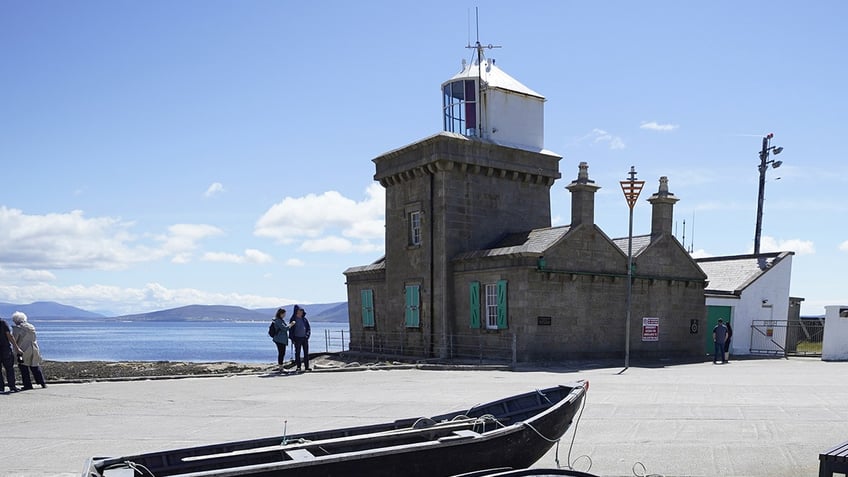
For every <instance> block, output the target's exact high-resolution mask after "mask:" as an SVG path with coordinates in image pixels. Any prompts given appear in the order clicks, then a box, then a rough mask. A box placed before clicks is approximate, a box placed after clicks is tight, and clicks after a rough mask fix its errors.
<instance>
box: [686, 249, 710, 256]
mask: <svg viewBox="0 0 848 477" xmlns="http://www.w3.org/2000/svg"><path fill="white" fill-rule="evenodd" d="M690 255H691V256H692V258H709V257H712V255H711V254H710V253H707V251H706V250H704V249H702V248H699V249H698V250H693V251H692V252H691V253H690Z"/></svg>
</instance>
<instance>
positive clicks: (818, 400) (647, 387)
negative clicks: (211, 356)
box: [0, 358, 848, 477]
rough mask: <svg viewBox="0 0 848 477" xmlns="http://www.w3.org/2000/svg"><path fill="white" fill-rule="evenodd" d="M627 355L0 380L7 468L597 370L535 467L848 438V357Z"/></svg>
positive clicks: (645, 468) (745, 464)
mask: <svg viewBox="0 0 848 477" xmlns="http://www.w3.org/2000/svg"><path fill="white" fill-rule="evenodd" d="M631 364H632V366H631V367H630V368H629V369H627V370H626V371H624V372H622V367H621V366H615V365H614V363H588V362H586V363H570V364H569V366H570V367H558V368H544V369H540V368H536V369H523V370H519V371H494V370H461V371H460V370H433V369H392V370H365V371H352V372H324V371H320V370H319V371H316V372H312V373H307V374H302V375H294V376H281V375H249V376H233V377H203V378H185V379H167V380H146V381H120V382H94V383H86V384H51V385H50V386H49V387H48V388H47V389H35V390H32V391H26V392H22V393H17V394H10V395H4V396H0V406H2V420H0V430H2V432H0V475H2V476H48V475H49V476H72V475H80V474H81V472H82V470H83V466H84V464H85V462H86V460H87V459H88V458H89V457H92V456H118V455H124V454H131V453H138V452H146V451H155V450H164V449H169V448H175V447H184V446H193V445H200V444H211V443H217V442H223V441H228V440H238V439H250V438H257V437H265V436H272V435H281V434H282V433H283V430H284V428H285V429H287V431H288V433H289V434H292V433H300V432H306V431H311V430H319V429H329V428H334V427H339V426H352V425H359V424H368V423H376V422H383V421H390V420H394V419H396V418H403V417H412V416H419V415H422V416H427V415H434V414H438V413H441V412H446V411H452V410H456V409H462V408H467V407H470V406H471V405H473V404H476V403H480V402H485V401H489V400H492V399H497V398H500V397H504V396H507V395H510V394H514V393H519V392H525V391H528V390H532V389H536V388H542V387H546V386H550V385H555V384H558V383H563V382H568V381H573V380H576V379H588V380H589V382H590V388H589V392H588V395H587V401H586V407H585V409H584V412H583V415H582V418H581V419H580V421H579V422H578V423H577V425H576V426H574V425H573V426H572V428H571V429H570V430H569V432H568V433H567V434H566V435H565V437H564V438H563V439H562V442H561V444H560V446H559V451H558V453H557V452H556V447H555V448H554V449H552V450H551V452H549V453H548V454H547V455H546V456H545V457H543V458H542V460H540V461H539V462H538V463H537V464H536V465H535V466H534V467H556V465H557V459H558V460H559V464H560V465H562V466H566V465H568V464H569V463H571V464H572V465H573V467H574V468H575V469H577V470H582V471H587V472H590V473H592V474H597V475H600V476H634V475H636V476H645V475H652V476H771V477H780V476H815V475H817V474H818V455H819V453H820V452H823V451H825V450H827V449H828V448H830V447H832V446H834V445H836V444H838V443H840V442H843V441H846V440H848V362H823V361H821V360H818V359H814V358H793V359H788V360H784V359H767V360H743V361H733V362H731V363H730V364H726V365H713V364H712V362H709V363H696V364H672V363H668V364H666V365H644V366H641V365H639V364H634V363H632V362H631ZM269 416H275V417H269ZM575 430H576V436H574V445H573V447H571V445H570V444H571V441H572V436H573V435H572V432H573V431H575Z"/></svg>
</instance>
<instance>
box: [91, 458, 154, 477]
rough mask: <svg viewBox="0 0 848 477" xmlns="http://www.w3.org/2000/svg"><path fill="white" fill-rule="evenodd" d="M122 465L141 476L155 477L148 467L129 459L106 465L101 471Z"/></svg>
mask: <svg viewBox="0 0 848 477" xmlns="http://www.w3.org/2000/svg"><path fill="white" fill-rule="evenodd" d="M122 466H123V467H126V468H128V469H132V471H133V472H135V473H138V474H141V475H142V476H148V477H156V475H154V474H153V472H151V471H150V469H148V468H147V467H145V466H143V465H141V464H136V463H135V462H133V461H131V460H125V461H123V462H121V463H119V464H113V465H110V466H107V467H106V468H104V469H103V472H104V473H105V472H106V471H107V470H109V469H117V468H121V467H122ZM91 475H93V474H91Z"/></svg>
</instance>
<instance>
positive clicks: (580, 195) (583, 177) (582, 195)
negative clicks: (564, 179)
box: [565, 162, 601, 227]
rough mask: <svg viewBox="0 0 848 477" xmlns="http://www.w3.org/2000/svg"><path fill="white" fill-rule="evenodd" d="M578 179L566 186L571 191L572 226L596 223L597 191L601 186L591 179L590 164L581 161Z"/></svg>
mask: <svg viewBox="0 0 848 477" xmlns="http://www.w3.org/2000/svg"><path fill="white" fill-rule="evenodd" d="M579 168H580V171H579V172H578V173H577V179H575V180H574V181H572V182H571V184H569V185H567V186H566V187H565V188H566V189H568V191H569V192H571V226H572V227H576V226H578V225H580V224H586V225H594V224H595V192H597V191H598V189H600V188H601V187H600V186H597V185H595V181H593V180H590V179H589V164H586V163H585V162H581V163H580V166H579Z"/></svg>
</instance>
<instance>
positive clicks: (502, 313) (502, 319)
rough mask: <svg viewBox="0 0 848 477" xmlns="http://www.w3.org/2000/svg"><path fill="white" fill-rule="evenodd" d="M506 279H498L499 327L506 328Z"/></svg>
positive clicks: (500, 328)
mask: <svg viewBox="0 0 848 477" xmlns="http://www.w3.org/2000/svg"><path fill="white" fill-rule="evenodd" d="M506 305H507V303H506V280H498V329H499V330H504V329H506Z"/></svg>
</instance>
